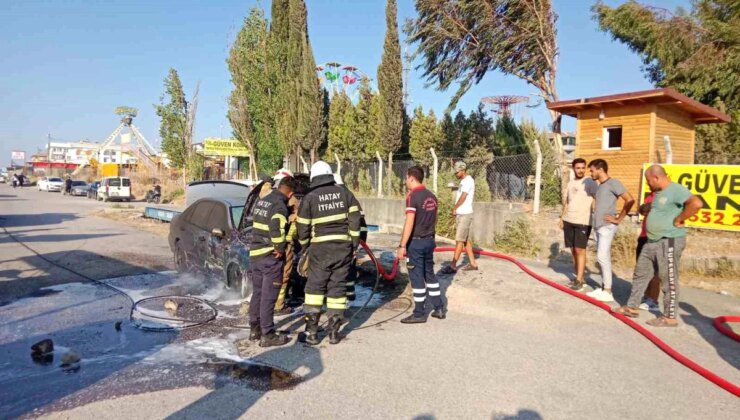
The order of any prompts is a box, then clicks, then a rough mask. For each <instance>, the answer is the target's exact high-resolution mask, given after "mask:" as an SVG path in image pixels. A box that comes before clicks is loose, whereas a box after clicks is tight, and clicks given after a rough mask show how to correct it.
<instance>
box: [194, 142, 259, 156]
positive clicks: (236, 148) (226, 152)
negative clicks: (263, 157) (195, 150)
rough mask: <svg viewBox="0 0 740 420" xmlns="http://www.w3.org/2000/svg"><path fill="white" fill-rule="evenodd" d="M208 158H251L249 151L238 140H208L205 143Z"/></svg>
mask: <svg viewBox="0 0 740 420" xmlns="http://www.w3.org/2000/svg"><path fill="white" fill-rule="evenodd" d="M203 153H204V154H205V155H206V156H242V157H247V156H249V149H247V147H246V146H244V144H243V143H242V142H240V141H238V140H231V139H217V138H207V139H205V140H204V141H203Z"/></svg>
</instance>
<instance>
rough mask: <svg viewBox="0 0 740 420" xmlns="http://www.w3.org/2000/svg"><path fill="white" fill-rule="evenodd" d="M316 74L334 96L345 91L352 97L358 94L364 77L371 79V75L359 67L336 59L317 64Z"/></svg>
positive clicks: (322, 84)
mask: <svg viewBox="0 0 740 420" xmlns="http://www.w3.org/2000/svg"><path fill="white" fill-rule="evenodd" d="M316 74H317V75H318V77H319V81H320V82H321V86H322V87H323V88H324V89H326V90H327V92H329V95H330V96H334V94H335V93H338V92H344V93H345V94H346V95H347V96H349V97H350V98H351V99H354V97H355V96H356V93H357V90H358V89H359V87H360V82H362V80H363V79H367V80H370V77H368V75H367V74H365V72H363V71H362V70H360V69H359V68H357V67H355V66H352V65H345V64H341V63H338V62H336V61H330V62H328V63H324V64H321V65H319V66H316Z"/></svg>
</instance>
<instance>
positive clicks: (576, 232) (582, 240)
mask: <svg viewBox="0 0 740 420" xmlns="http://www.w3.org/2000/svg"><path fill="white" fill-rule="evenodd" d="M563 235H564V236H565V247H566V248H581V249H586V246H587V245H588V237H589V236H591V226H588V225H577V224H574V223H570V222H566V221H563Z"/></svg>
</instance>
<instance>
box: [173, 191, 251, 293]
mask: <svg viewBox="0 0 740 420" xmlns="http://www.w3.org/2000/svg"><path fill="white" fill-rule="evenodd" d="M244 205H245V200H244V199H238V198H210V197H209V198H201V199H199V200H197V201H195V202H194V203H192V204H191V205H190V206H188V207H187V208H186V209H185V211H183V212H182V213H180V214H178V215H176V216H175V217H173V218H172V222H171V223H170V234H169V243H170V249H171V250H172V252H173V254H174V257H175V267H176V268H177V270H178V271H179V272H195V273H204V274H206V275H209V276H218V277H220V278H222V279H223V281H224V283H225V284H226V287H228V288H229V289H233V290H237V291H239V293H240V294H241V296H242V297H243V298H245V299H249V297H250V296H251V295H252V285H251V284H250V282H249V281H248V280H247V271H248V269H249V247H248V244H249V241H250V237H251V228H250V229H240V224H241V221H242V215H243V213H244Z"/></svg>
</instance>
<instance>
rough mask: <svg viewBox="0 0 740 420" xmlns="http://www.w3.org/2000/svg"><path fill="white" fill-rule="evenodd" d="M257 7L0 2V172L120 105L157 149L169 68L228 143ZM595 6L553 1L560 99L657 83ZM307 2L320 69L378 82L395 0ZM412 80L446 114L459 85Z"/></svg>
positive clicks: (504, 83) (91, 130)
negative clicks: (244, 45)
mask: <svg viewBox="0 0 740 420" xmlns="http://www.w3.org/2000/svg"><path fill="white" fill-rule="evenodd" d="M622 2H623V1H622V0H608V1H606V3H607V4H610V5H617V4H621V3H622ZM256 3H260V4H261V5H262V6H263V7H264V8H266V9H268V11H269V6H270V2H269V1H266V0H265V1H261V2H257V1H254V0H244V1H232V0H229V1H223V0H212V1H193V0H178V1H174V0H172V1H163V0H157V1H131V0H129V1H105V2H98V1H35V0H23V1H19V0H15V1H8V0H6V1H2V2H0V57H2V63H3V65H2V67H1V68H2V74H1V75H0V115H1V116H2V117H0V118H1V120H0V165H7V164H9V162H10V152H11V150H25V151H26V152H27V154H28V156H29V157H30V154H31V153H34V152H35V151H36V150H37V149H38V148H42V147H43V146H44V144H45V143H46V139H47V134H51V136H52V138H53V139H59V140H79V139H90V140H93V141H101V140H104V139H105V138H106V137H107V136H108V134H110V132H111V131H112V130H113V129H114V128H115V127H116V126H117V125H118V123H119V121H118V117H117V116H116V115H115V114H114V113H113V109H114V108H115V107H117V106H120V105H127V106H133V107H137V108H138V109H139V116H138V117H137V118H136V120H135V124H136V125H137V126H138V127H139V128H140V129H141V131H142V132H143V133H144V135H145V136H146V137H147V138H148V139H149V140H150V142H152V143H154V144H155V145H158V144H159V135H158V126H159V121H158V119H157V117H156V115H155V114H154V108H153V106H152V105H153V104H155V103H157V102H158V101H159V97H160V95H161V94H162V91H163V79H164V77H165V76H166V74H167V71H168V69H169V68H170V67H174V68H176V69H177V70H178V72H179V73H180V77H181V78H182V80H183V83H184V85H185V88H186V91H187V92H188V94H190V92H191V91H192V89H193V87H194V86H195V83H196V82H197V81H200V103H199V107H198V119H197V122H196V139H197V140H199V141H200V140H201V139H202V138H204V137H208V136H228V135H229V134H230V133H231V129H230V127H229V123H228V121H227V119H226V117H225V114H226V105H225V99H226V97H227V95H228V94H229V91H230V89H231V84H230V81H229V73H228V70H227V68H226V64H225V58H226V56H227V54H228V49H229V44H230V42H231V40H232V39H233V38H234V35H235V33H236V32H237V31H238V29H239V28H240V27H241V23H242V20H243V18H244V17H245V16H246V15H247V13H248V11H249V9H250V8H251V7H252V6H253V5H254V4H256ZM398 3H399V22H400V24H402V22H403V21H404V19H406V18H407V17H410V16H413V15H414V13H415V12H414V7H413V2H412V1H411V0H399V1H398ZM593 3H594V2H593V1H585V0H554V7H555V11H556V12H557V13H558V15H559V20H558V23H557V25H558V27H557V29H558V42H559V46H560V58H559V71H558V75H557V88H558V91H559V94H560V96H561V98H562V99H571V98H580V97H586V96H595V95H602V94H608V93H617V92H624V91H631V90H639V89H648V88H650V87H651V86H650V84H649V83H648V82H647V80H645V78H644V77H643V75H642V74H641V72H640V61H639V59H638V57H637V56H636V55H635V54H633V53H631V52H630V51H629V50H628V49H627V48H626V47H624V46H623V45H621V44H618V43H615V42H613V41H611V39H610V38H609V37H608V36H607V35H606V34H603V33H601V32H599V31H598V30H597V28H596V23H595V22H594V21H593V20H592V18H591V13H590V11H589V8H590V6H591V4H593ZM648 3H650V1H648ZM653 3H658V2H657V1H653ZM659 3H660V5H661V6H662V7H666V8H670V9H673V8H675V7H676V6H684V7H687V8H688V6H689V1H688V0H660V2H659ZM307 4H308V26H309V35H310V38H311V42H312V45H313V50H314V54H315V57H316V62H317V63H324V62H328V61H338V62H341V63H344V64H353V65H355V66H357V67H359V68H360V69H362V70H364V71H365V72H366V73H367V74H369V75H370V76H371V77H373V78H374V77H375V73H376V70H377V66H378V63H379V62H380V56H381V53H382V45H383V36H384V34H385V15H384V7H385V0H352V1H349V0H307ZM268 14H269V13H268ZM401 37H402V40H403V34H401ZM409 82H410V87H411V99H412V101H413V102H412V104H411V106H412V107H415V106H417V105H422V106H424V108H425V109H426V108H428V107H432V108H434V110H435V112H436V113H437V115H441V113H442V111H443V110H444V109H445V107H446V106H447V104H448V102H449V99H450V97H451V96H452V95H453V94H454V89H451V90H450V91H447V92H438V91H435V90H434V89H432V88H425V87H424V81H423V80H421V79H420V72H419V71H415V70H414V71H412V72H411V73H410V75H409ZM533 92H534V89H533V88H532V87H529V86H527V85H525V84H524V83H523V82H521V81H519V80H518V79H516V78H513V77H504V76H501V75H499V74H490V75H487V76H486V78H485V79H484V80H483V82H481V84H479V85H477V86H475V87H473V88H472V89H471V90H470V91H469V92H468V94H467V95H466V96H465V97H463V99H462V100H461V101H460V103H459V108H460V109H462V110H464V111H465V112H468V111H469V110H470V109H473V108H474V107H476V106H477V105H478V103H479V101H480V98H481V97H483V96H488V95H502V94H518V95H529V94H530V93H533ZM525 112H526V115H527V116H529V117H531V118H534V119H535V120H536V121H537V122H538V123H539V124H543V125H544V124H545V123H546V122H547V121H548V120H549V117H548V115H547V113H546V111H545V108H544V106H540V107H539V108H535V109H527V110H526V111H525ZM566 119H568V118H566ZM574 126H575V124H574V123H573V121H572V120H571V121H566V123H565V128H566V129H573V127H574Z"/></svg>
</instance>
